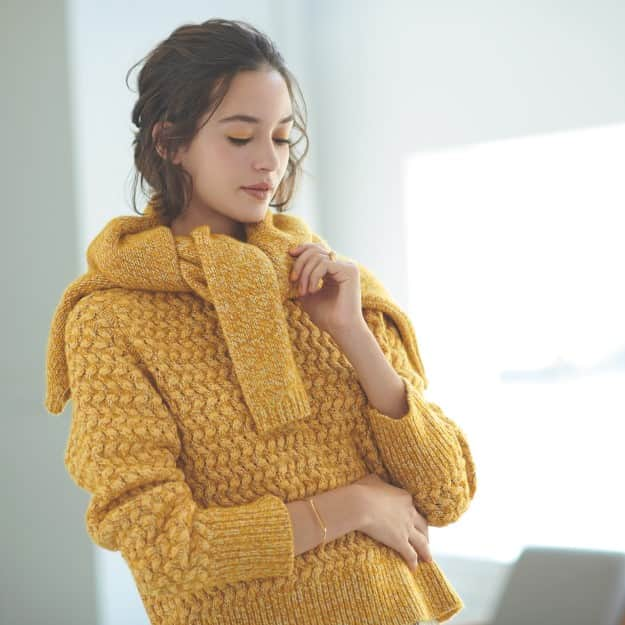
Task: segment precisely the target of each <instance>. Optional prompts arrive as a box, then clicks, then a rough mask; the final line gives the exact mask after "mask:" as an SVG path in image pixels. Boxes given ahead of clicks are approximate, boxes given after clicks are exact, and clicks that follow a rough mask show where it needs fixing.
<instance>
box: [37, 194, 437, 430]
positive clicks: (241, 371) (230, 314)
mask: <svg viewBox="0 0 625 625" xmlns="http://www.w3.org/2000/svg"><path fill="white" fill-rule="evenodd" d="M245 232H246V241H240V240H238V239H236V238H234V237H232V236H230V235H226V234H220V233H215V232H212V231H211V229H210V226H208V225H202V226H198V227H196V228H194V229H193V230H192V231H191V233H190V234H188V235H174V234H173V232H172V230H171V228H170V227H169V226H168V225H166V223H165V222H164V220H163V218H162V217H161V216H160V215H158V213H157V212H156V211H155V205H154V199H153V200H151V201H150V202H149V203H148V205H147V207H146V210H145V211H144V215H140V216H134V215H133V216H121V217H115V218H114V219H111V220H110V221H109V222H108V223H107V224H106V225H105V226H104V228H103V229H102V230H101V231H100V232H99V234H98V235H97V236H96V237H95V238H94V239H93V240H92V242H91V243H90V245H89V247H88V248H87V267H88V269H87V271H86V272H85V273H84V274H83V275H81V276H80V277H79V278H77V279H76V280H74V281H73V282H72V283H70V284H69V286H68V287H67V288H66V289H65V291H64V292H63V294H62V296H61V299H60V302H59V303H58V305H57V307H56V310H55V312H54V316H53V318H52V322H51V327H50V334H49V338H48V347H47V362H46V381H47V388H46V397H45V407H46V409H47V410H48V412H50V413H53V414H59V413H61V412H62V411H63V409H64V407H65V404H66V403H67V401H68V400H69V399H70V397H71V390H70V385H69V379H68V369H67V362H66V355H65V324H66V321H67V317H68V315H69V313H70V312H71V310H72V308H73V307H74V306H75V304H76V303H77V302H78V301H79V300H80V299H81V298H82V297H84V296H85V295H88V294H89V293H92V292H94V291H98V290H102V289H110V288H118V287H122V288H127V289H140V290H148V291H168V292H194V293H196V294H197V295H199V296H200V297H201V298H203V299H204V300H206V301H207V302H210V303H212V304H213V306H214V307H215V311H216V313H217V317H218V320H219V323H220V326H221V328H222V330H223V333H224V337H225V340H226V344H227V347H228V351H229V354H230V357H231V359H232V362H233V366H234V370H235V372H236V375H237V380H238V381H239V384H240V385H241V389H242V393H243V397H244V399H245V402H246V404H247V406H248V407H249V409H250V412H251V414H252V416H253V418H254V422H255V425H256V427H257V429H258V431H259V432H267V431H270V430H272V429H274V428H277V427H282V426H284V425H286V424H287V423H289V422H290V421H292V420H294V419H302V418H306V417H308V416H309V415H310V404H309V400H308V395H307V393H306V390H305V388H304V385H303V382H302V380H301V377H300V374H299V371H298V369H297V366H296V363H295V358H294V354H293V351H292V347H291V343H290V339H289V332H288V324H287V320H286V317H285V312H284V307H283V304H284V302H285V301H286V300H287V299H297V297H298V291H297V285H296V284H295V283H292V282H291V280H290V279H289V275H290V272H291V269H292V267H293V263H294V262H295V260H296V258H295V257H293V256H291V254H289V249H290V248H292V247H295V246H296V245H299V244H302V243H311V242H320V243H322V244H323V245H325V246H326V247H328V248H329V247H330V246H329V245H328V244H327V243H326V241H324V240H323V239H322V238H321V237H319V236H318V235H317V234H315V233H314V232H312V231H311V230H310V229H309V227H308V226H307V224H306V223H305V222H304V220H303V219H302V218H300V217H297V216H295V215H291V214H287V213H273V212H272V211H271V210H270V209H269V208H267V211H266V213H265V216H264V217H263V219H262V221H260V222H258V223H251V224H245ZM337 258H338V259H340V260H349V259H347V258H346V257H345V256H342V255H341V254H339V253H337ZM353 262H356V264H357V265H358V267H359V270H360V285H361V298H362V307H363V308H373V309H377V310H381V311H383V312H385V313H387V314H389V315H390V316H391V317H392V319H393V321H394V322H395V324H396V325H397V327H398V328H399V330H400V332H401V335H402V339H403V341H404V345H405V347H406V351H407V353H408V356H409V358H410V360H411V362H412V364H413V365H414V367H415V368H416V370H417V371H418V372H419V374H420V375H421V377H422V378H423V380H424V383H425V385H426V387H427V379H426V377H425V372H424V369H423V364H422V362H421V358H420V355H419V350H418V346H417V341H416V337H415V335H414V331H413V328H412V324H411V323H410V320H409V319H408V317H407V315H406V314H405V313H404V312H403V311H402V310H401V309H400V308H399V306H398V305H397V304H396V303H395V302H394V301H393V300H392V298H391V297H390V295H389V293H388V292H387V291H386V289H385V288H384V286H383V285H382V284H381V282H380V281H379V280H378V279H377V278H376V277H375V276H374V275H373V274H372V273H371V272H370V271H369V270H368V269H367V268H365V267H364V266H363V265H362V264H360V263H358V262H357V261H353Z"/></svg>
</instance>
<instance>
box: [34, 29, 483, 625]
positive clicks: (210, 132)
mask: <svg viewBox="0 0 625 625" xmlns="http://www.w3.org/2000/svg"><path fill="white" fill-rule="evenodd" d="M138 85H139V97H138V100H137V102H136V105H135V107H134V110H133V114H132V118H133V122H134V123H135V124H136V126H137V128H138V131H137V133H136V138H135V142H134V148H135V164H136V167H137V172H138V175H140V176H141V177H142V180H147V182H148V183H149V185H150V187H151V189H152V194H151V198H150V201H149V202H148V205H147V209H146V211H145V212H144V213H143V214H141V213H139V216H121V217H117V218H115V219H112V220H111V221H110V222H109V223H108V224H107V225H106V226H105V227H104V229H103V230H102V231H101V232H100V233H99V234H98V235H97V236H96V237H95V238H94V240H93V241H92V242H91V244H90V245H89V248H88V251H87V260H88V267H89V268H88V271H87V272H86V273H85V274H84V275H83V276H81V277H80V278H78V279H77V280H75V281H74V282H72V283H71V284H70V285H69V286H68V287H67V288H66V290H65V292H64V293H63V296H62V298H61V301H60V303H59V305H58V307H57V310H56V312H55V315H54V318H53V320H52V325H51V331H50V338H49V343H48V360H47V382H48V388H47V395H46V407H47V408H48V410H49V411H50V412H52V413H55V414H58V413H60V412H61V411H62V410H63V408H64V406H65V403H66V402H67V401H68V399H69V398H70V397H71V398H72V400H73V402H72V404H73V413H72V422H71V428H70V433H69V438H68V441H67V447H66V453H65V465H66V467H67V469H68V472H69V473H70V475H71V476H72V478H73V480H74V481H75V482H76V483H77V484H78V486H80V487H81V488H84V489H86V490H87V491H89V492H90V493H91V495H92V497H91V500H90V503H89V506H88V509H87V513H86V526H87V531H88V533H89V535H90V537H91V538H92V539H93V541H94V542H95V543H96V544H98V545H99V546H101V547H103V548H105V549H110V550H114V551H120V552H121V554H122V556H123V557H124V559H125V561H126V562H127V564H128V566H129V568H130V570H131V571H132V574H133V577H134V579H135V581H136V584H137V587H138V590H139V593H140V596H141V598H142V601H143V604H144V606H145V608H146V611H147V613H148V616H149V618H150V621H151V623H152V624H153V625H179V624H181V623H185V624H193V625H200V624H202V625H208V624H213V623H215V624H219V625H224V624H225V625H228V624H233V625H234V624H237V625H239V624H249V625H255V624H261V623H263V624H267V623H280V624H285V625H287V624H290V623H293V624H295V623H297V624H298V625H299V624H302V623H313V622H314V623H317V624H322V625H339V624H340V625H349V624H354V625H360V624H364V623H368V624H376V625H385V624H389V625H390V624H391V623H392V624H394V625H397V624H402V625H404V624H405V625H413V624H415V623H439V622H443V621H445V620H447V619H449V618H451V617H452V616H453V615H454V614H456V613H457V612H459V611H460V610H461V609H462V607H463V603H462V601H461V599H460V597H459V596H458V595H457V594H456V592H455V591H454V589H453V588H452V586H451V585H450V584H449V582H448V580H447V579H446V577H445V575H444V574H443V572H442V571H441V570H440V569H439V568H438V566H437V565H436V563H435V562H434V561H433V560H432V557H431V553H430V549H429V544H428V532H427V528H428V524H429V525H436V526H443V525H446V524H449V523H452V522H453V521H455V520H457V519H458V518H459V517H460V516H461V515H462V513H463V512H464V511H465V510H466V509H467V508H468V505H469V502H470V500H471V499H472V497H473V495H474V493H475V468H474V464H473V460H472V457H471V453H470V450H469V447H468V444H467V441H466V438H465V436H464V434H463V432H462V431H461V430H460V428H459V427H458V426H457V425H456V424H455V423H454V422H453V421H452V420H451V419H449V418H448V417H446V416H445V414H444V413H443V412H442V410H441V409H440V407H439V406H438V405H437V404H435V403H433V402H429V401H427V400H426V399H425V398H424V395H423V392H424V390H425V389H426V387H427V379H426V377H425V372H424V369H423V365H422V363H421V359H420V357H419V352H418V347H417V342H416V338H415V336H414V332H413V329H412V325H411V323H410V320H409V319H408V318H407V317H406V315H405V314H404V313H403V311H402V310H401V309H400V308H399V307H398V306H397V304H396V303H395V302H394V301H393V300H392V298H391V297H390V296H389V294H388V292H387V291H386V290H385V289H384V287H383V286H382V285H381V284H380V282H379V281H378V280H377V279H376V278H375V276H374V275H373V274H372V273H371V272H370V271H368V270H367V269H366V268H365V267H364V266H363V265H361V264H360V263H357V262H354V261H351V260H350V259H347V258H345V257H343V256H340V255H337V254H336V253H335V252H333V251H332V250H331V249H330V248H329V246H328V245H327V244H326V242H325V241H324V240H323V239H322V238H321V237H319V236H318V235H317V234H315V233H314V232H311V231H310V229H309V228H308V226H307V225H306V223H305V222H304V221H303V220H302V219H301V218H299V217H296V216H294V215H288V214H285V212H284V211H285V210H286V207H287V206H288V204H289V202H290V201H291V198H292V196H293V193H294V189H295V185H296V181H297V177H298V175H299V174H300V169H301V161H302V159H303V157H304V156H305V154H306V152H307V136H306V127H305V121H304V120H303V119H302V116H301V113H300V109H299V107H298V106H297V101H296V99H295V97H294V87H295V86H297V83H296V81H295V79H294V78H293V76H292V75H291V74H290V72H289V70H288V69H287V68H286V66H285V64H284V62H283V59H282V57H281V56H280V54H279V53H278V52H277V51H276V49H275V48H274V46H273V44H272V43H271V41H270V40H269V39H268V38H267V37H266V36H264V35H263V34H261V33H260V32H258V31H257V30H256V29H254V28H253V27H252V26H250V25H249V24H247V23H245V22H241V21H230V20H223V19H212V20H208V21H206V22H204V23H202V24H199V25H184V26H181V27H180V28H178V29H176V30H175V31H174V32H173V33H172V34H171V35H170V36H169V37H168V38H167V39H166V40H165V41H163V42H161V43H160V44H159V45H158V46H157V47H156V48H155V49H154V50H153V51H152V52H151V53H150V54H149V55H148V57H147V60H146V63H145V65H144V67H143V68H142V70H141V72H140V75H139V80H138ZM294 128H295V129H296V130H297V131H299V132H300V133H301V134H302V136H301V137H300V138H304V139H306V149H305V150H304V151H303V153H302V154H301V155H299V157H298V156H296V154H295V149H294V148H295V147H296V145H297V144H298V143H299V140H298V141H293V140H292V131H293V129H294ZM136 182H137V180H136V178H135V190H136ZM251 187H255V189H251ZM263 188H265V189H266V190H263ZM133 197H134V194H133ZM270 200H276V203H274V204H269V201H270ZM269 206H274V207H277V208H278V209H279V212H278V213H273V212H272V211H271V210H270V209H269ZM135 210H136V207H135Z"/></svg>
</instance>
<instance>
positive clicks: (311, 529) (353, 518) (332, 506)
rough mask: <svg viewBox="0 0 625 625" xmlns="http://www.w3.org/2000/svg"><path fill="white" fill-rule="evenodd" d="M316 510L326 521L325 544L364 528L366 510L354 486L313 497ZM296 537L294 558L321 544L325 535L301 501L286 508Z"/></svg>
mask: <svg viewBox="0 0 625 625" xmlns="http://www.w3.org/2000/svg"><path fill="white" fill-rule="evenodd" d="M314 502H315V506H316V507H317V510H318V511H319V514H320V515H321V518H322V519H323V520H324V521H325V524H326V528H327V532H326V543H329V542H332V541H333V540H336V539H337V538H340V537H341V536H344V535H345V534H347V533H348V532H352V531H354V530H357V529H359V528H360V527H362V523H363V520H364V510H363V509H362V505H361V504H362V500H361V499H360V497H359V491H358V490H357V489H355V488H354V484H348V485H347V486H340V487H338V488H335V489H333V490H329V491H326V492H324V493H321V494H320V495H315V496H314ZM286 506H287V508H288V509H289V514H290V515H291V523H292V525H293V534H294V536H295V555H296V556H297V555H299V554H300V553H303V552H304V551H308V550H309V549H313V548H314V547H317V546H318V545H320V544H321V541H322V539H323V531H322V529H321V526H320V525H319V521H318V520H317V517H316V516H315V513H314V512H313V510H312V507H311V505H310V503H308V501H306V500H305V499H301V500H299V501H292V502H290V503H288V504H286Z"/></svg>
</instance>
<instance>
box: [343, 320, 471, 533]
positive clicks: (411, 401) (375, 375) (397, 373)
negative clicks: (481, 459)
mask: <svg viewBox="0 0 625 625" xmlns="http://www.w3.org/2000/svg"><path fill="white" fill-rule="evenodd" d="M364 321H365V323H363V324H362V325H361V326H358V327H357V328H352V329H351V330H350V332H349V333H348V332H347V331H346V332H342V333H339V334H338V335H337V337H336V342H337V344H338V345H339V347H340V348H341V350H342V351H343V353H345V355H346V357H347V358H348V360H349V361H350V362H351V364H352V366H353V367H354V369H355V371H356V374H357V376H358V378H359V382H360V384H361V386H362V387H363V391H364V392H365V396H366V398H367V403H366V407H365V409H366V413H367V418H368V421H369V424H370V428H371V432H372V434H373V437H374V438H375V442H376V443H377V447H378V448H379V452H380V455H381V457H382V460H383V463H384V466H385V468H386V469H387V470H388V472H389V474H390V475H391V477H392V479H393V480H394V481H395V482H396V484H397V485H399V486H400V487H402V488H405V489H406V490H408V491H410V493H411V494H412V495H413V498H414V500H415V506H416V507H417V509H418V510H419V512H420V513H421V514H422V515H423V516H424V517H425V518H426V520H427V522H428V524H430V525H433V526H439V527H441V526H444V525H448V524H449V523H452V522H454V521H456V520H458V519H459V518H460V516H461V515H462V514H463V513H464V512H465V511H466V509H467V508H468V506H469V503H470V501H471V499H472V498H473V496H474V494H475V488H476V476H475V465H474V462H473V458H472V456H471V452H470V449H469V446H468V443H467V441H466V437H465V436H464V433H463V432H462V430H461V429H460V428H459V427H458V426H457V425H456V424H455V423H454V422H453V421H452V420H451V419H449V418H448V417H447V416H445V415H444V413H443V411H442V410H441V408H440V407H439V406H438V405H437V404H435V403H433V402H429V401H427V400H426V399H425V397H424V395H423V391H424V384H423V380H422V378H421V377H420V376H419V374H418V373H417V372H416V371H415V369H414V367H413V366H412V365H411V364H410V361H409V359H408V356H407V353H406V350H405V348H404V345H403V343H402V339H401V335H400V333H399V330H398V328H397V327H396V325H395V324H394V322H393V320H392V319H391V317H390V316H389V315H386V314H385V313H383V312H382V311H378V310H370V309H365V310H364Z"/></svg>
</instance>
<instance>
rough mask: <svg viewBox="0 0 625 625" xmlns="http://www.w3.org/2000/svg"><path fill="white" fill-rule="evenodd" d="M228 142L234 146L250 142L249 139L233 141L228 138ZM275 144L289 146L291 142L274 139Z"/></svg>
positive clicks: (233, 139)
mask: <svg viewBox="0 0 625 625" xmlns="http://www.w3.org/2000/svg"><path fill="white" fill-rule="evenodd" d="M228 141H230V143H234V145H245V144H246V143H248V142H249V141H250V139H235V138H234V137H228ZM274 141H275V142H276V143H279V144H286V145H291V142H290V141H289V140H288V139H274Z"/></svg>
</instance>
